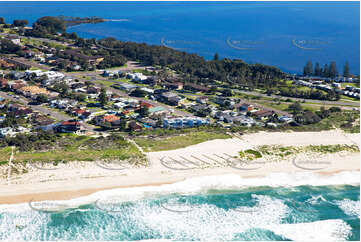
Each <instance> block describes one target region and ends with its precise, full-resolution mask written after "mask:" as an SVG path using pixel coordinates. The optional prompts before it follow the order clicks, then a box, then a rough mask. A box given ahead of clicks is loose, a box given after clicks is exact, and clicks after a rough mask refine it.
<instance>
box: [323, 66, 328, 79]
mask: <svg viewBox="0 0 361 242" xmlns="http://www.w3.org/2000/svg"><path fill="white" fill-rule="evenodd" d="M322 76H323V77H329V70H328V65H327V64H325V66H324V67H323V70H322Z"/></svg>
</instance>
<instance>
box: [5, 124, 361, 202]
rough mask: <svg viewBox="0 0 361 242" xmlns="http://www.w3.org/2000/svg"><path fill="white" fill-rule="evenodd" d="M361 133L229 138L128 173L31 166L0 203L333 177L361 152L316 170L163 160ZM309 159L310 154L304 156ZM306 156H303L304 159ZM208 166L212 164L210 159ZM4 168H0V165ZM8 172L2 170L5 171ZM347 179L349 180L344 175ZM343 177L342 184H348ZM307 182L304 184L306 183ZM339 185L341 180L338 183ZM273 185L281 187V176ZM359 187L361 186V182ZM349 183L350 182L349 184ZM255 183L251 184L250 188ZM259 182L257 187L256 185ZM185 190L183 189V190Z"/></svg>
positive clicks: (352, 166)
mask: <svg viewBox="0 0 361 242" xmlns="http://www.w3.org/2000/svg"><path fill="white" fill-rule="evenodd" d="M359 138H360V134H352V135H351V134H344V133H342V134H341V133H340V132H339V131H325V132H318V133H312V132H303V133H292V132H291V133H266V132H260V133H255V134H249V135H244V136H242V137H241V138H231V139H225V140H211V141H206V142H203V143H200V144H196V145H192V146H189V147H186V148H181V149H177V150H169V151H159V152H149V153H147V157H148V159H149V160H150V161H151V163H150V167H144V168H130V169H126V170H106V169H103V168H100V167H99V166H97V165H96V164H95V162H71V163H68V164H66V165H64V166H63V167H59V169H57V170H38V169H36V168H34V167H32V168H31V167H30V169H32V170H30V171H29V172H27V173H24V174H20V175H16V174H15V175H13V176H12V177H11V180H10V181H11V184H8V181H7V179H6V178H0V190H1V194H0V205H4V204H18V203H24V202H29V201H30V200H32V201H43V200H69V199H74V198H79V197H84V196H89V195H92V194H94V193H97V192H99V191H105V190H112V189H119V188H124V189H126V188H140V187H142V188H144V189H148V188H149V187H160V186H162V185H167V184H172V185H171V186H173V185H175V186H177V184H175V183H178V182H182V181H185V180H189V179H193V178H195V179H202V178H204V177H211V176H222V175H228V174H233V175H236V176H237V177H238V178H239V179H243V180H247V179H248V180H249V181H251V180H253V179H262V178H266V177H268V176H273V175H274V174H276V173H279V174H280V175H283V174H285V175H294V176H298V175H310V174H311V175H317V176H321V177H325V180H327V178H328V177H332V176H333V175H335V174H339V173H341V172H345V171H349V172H351V171H354V172H358V173H359V171H360V153H359V152H354V153H342V154H338V153H337V154H328V155H324V156H322V157H314V156H313V157H312V156H311V157H308V159H309V160H310V161H311V159H312V160H313V161H317V162H319V163H318V164H327V166H324V167H318V168H316V170H315V169H314V170H307V169H301V167H299V166H296V165H295V163H294V160H293V161H291V160H282V161H278V162H277V161H272V162H271V161H268V162H265V163H263V164H262V166H260V167H256V169H248V170H247V169H245V170H239V169H235V168H232V167H229V166H228V167H220V166H218V167H212V166H211V167H203V168H196V169H188V170H175V169H168V168H167V167H166V166H164V164H162V162H161V160H162V158H163V157H184V156H186V157H187V158H189V157H191V156H198V157H201V155H204V154H208V155H211V153H212V152H215V153H216V152H219V154H221V152H228V153H229V154H231V155H234V154H237V152H239V151H240V150H242V149H247V148H252V147H256V146H259V145H264V144H279V145H285V144H288V145H294V146H302V145H320V144H323V145H326V144H350V145H351V144H355V143H357V145H358V146H360V144H359V142H360V141H359ZM304 157H306V158H307V156H304ZM301 158H302V157H301ZM208 162H209V161H208ZM0 168H1V167H0ZM3 168H4V167H3ZM346 178H347V177H346ZM346 178H343V179H344V182H345V181H346V180H347V179H346ZM304 182H306V181H304ZM335 182H336V183H339V182H343V181H337V180H336V181H335ZM269 183H270V185H273V184H275V183H277V176H276V178H275V180H274V181H271V180H270V181H269ZM358 183H359V182H358ZM345 184H347V182H346V183H345ZM251 185H252V184H250V186H251ZM258 185H259V184H257V183H255V184H253V186H258ZM149 189H150V188H149ZM179 189H181V188H179Z"/></svg>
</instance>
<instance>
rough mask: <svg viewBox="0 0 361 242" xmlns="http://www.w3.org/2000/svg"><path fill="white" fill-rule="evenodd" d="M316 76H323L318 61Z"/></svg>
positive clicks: (314, 73)
mask: <svg viewBox="0 0 361 242" xmlns="http://www.w3.org/2000/svg"><path fill="white" fill-rule="evenodd" d="M313 75H314V76H321V69H320V64H319V63H318V62H316V64H315V70H314V72H313Z"/></svg>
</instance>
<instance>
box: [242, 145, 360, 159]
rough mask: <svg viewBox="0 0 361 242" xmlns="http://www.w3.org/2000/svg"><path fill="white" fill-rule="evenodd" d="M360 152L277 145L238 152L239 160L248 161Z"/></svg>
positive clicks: (347, 147) (335, 147) (352, 148)
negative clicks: (309, 154) (303, 154)
mask: <svg viewBox="0 0 361 242" xmlns="http://www.w3.org/2000/svg"><path fill="white" fill-rule="evenodd" d="M247 151H252V153H251V152H248V153H251V154H253V157H252V156H251V157H249V156H247V155H246V154H247ZM342 151H345V152H350V153H354V152H360V150H359V148H358V146H357V145H308V146H301V147H296V146H279V145H262V146H259V147H257V148H255V150H245V151H240V153H239V154H240V158H246V159H248V160H252V159H255V158H261V157H267V156H273V157H277V158H281V159H282V158H285V157H289V156H294V155H297V154H301V153H307V152H308V153H317V154H320V155H321V154H335V153H338V152H342Z"/></svg>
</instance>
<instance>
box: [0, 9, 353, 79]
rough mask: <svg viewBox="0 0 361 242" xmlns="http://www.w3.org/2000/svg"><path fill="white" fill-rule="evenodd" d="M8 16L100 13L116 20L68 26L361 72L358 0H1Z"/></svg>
mask: <svg viewBox="0 0 361 242" xmlns="http://www.w3.org/2000/svg"><path fill="white" fill-rule="evenodd" d="M0 5H1V7H0V16H3V17H5V20H6V21H7V22H11V21H12V20H14V19H28V20H29V22H30V24H31V23H32V22H34V21H35V20H36V19H37V18H39V17H42V16H49V15H50V16H58V15H65V16H79V17H87V16H98V17H103V18H105V19H107V20H109V21H107V22H104V23H100V24H96V25H93V24H84V25H78V26H74V27H71V28H69V29H68V31H69V32H76V33H77V34H78V35H79V36H81V37H86V38H104V37H114V38H117V39H120V40H123V41H135V42H145V43H148V44H155V45H161V44H162V45H166V46H168V47H171V48H174V49H178V50H181V51H186V52H189V53H197V54H199V55H201V56H204V57H205V58H207V59H211V58H213V56H214V54H215V53H218V54H219V56H220V57H221V58H237V59H242V60H244V61H246V62H247V63H262V64H267V65H272V66H277V67H279V68H281V69H282V70H283V71H287V72H291V73H300V72H302V71H303V67H304V65H305V64H306V62H307V61H308V60H311V61H312V62H313V63H315V62H319V63H320V65H321V66H323V65H324V64H326V63H330V61H336V64H337V67H338V71H339V73H342V71H343V65H344V64H345V62H346V61H348V62H349V65H350V71H351V73H353V74H359V73H360V3H359V2H0Z"/></svg>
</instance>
